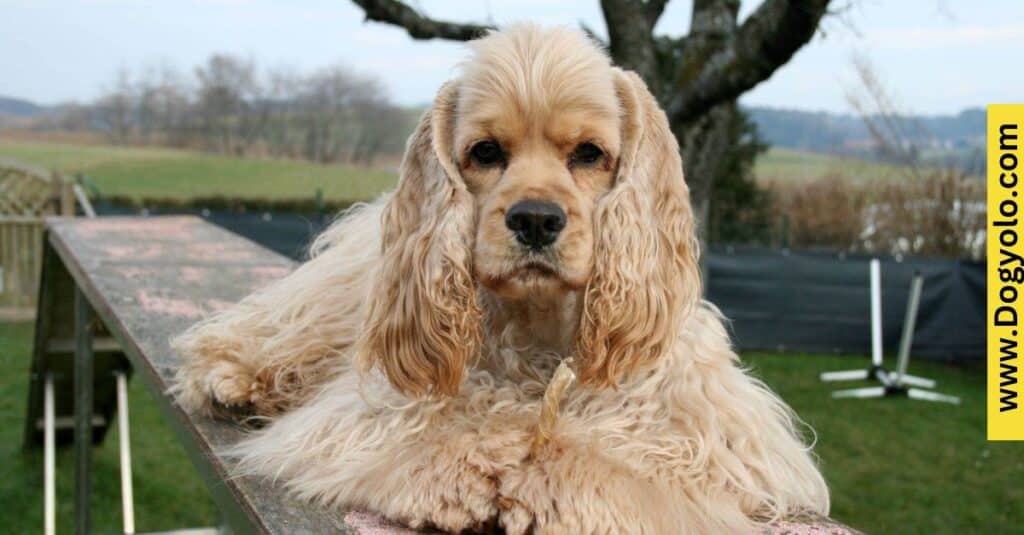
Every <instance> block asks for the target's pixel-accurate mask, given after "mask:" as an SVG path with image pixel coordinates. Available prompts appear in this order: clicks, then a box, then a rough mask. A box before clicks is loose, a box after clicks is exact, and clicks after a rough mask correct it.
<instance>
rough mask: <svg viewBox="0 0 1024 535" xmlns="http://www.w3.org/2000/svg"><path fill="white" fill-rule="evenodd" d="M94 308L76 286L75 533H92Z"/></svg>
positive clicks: (84, 534)
mask: <svg viewBox="0 0 1024 535" xmlns="http://www.w3.org/2000/svg"><path fill="white" fill-rule="evenodd" d="M92 318H93V313H92V307H91V306H90V305H89V301H88V300H87V299H86V298H85V295H84V294H83V293H82V290H81V289H80V288H78V287H76V288H75V533H76V535H87V534H88V533H89V532H90V519H89V494H90V475H91V474H90V472H91V470H92V458H91V456H90V455H91V451H90V450H91V448H92V413H93V377H92V375H93V373H92V372H93V358H92V357H93V355H92V325H91V323H92Z"/></svg>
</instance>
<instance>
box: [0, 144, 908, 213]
mask: <svg viewBox="0 0 1024 535" xmlns="http://www.w3.org/2000/svg"><path fill="white" fill-rule="evenodd" d="M4 158H6V159H13V160H17V161H20V162H23V163H26V164H30V165H33V166H37V167H41V168H45V169H51V170H58V171H62V172H65V173H78V172H82V173H85V174H86V175H87V176H88V177H89V178H91V179H92V180H93V181H94V182H95V183H96V185H97V186H98V187H99V189H100V191H101V192H102V193H103V194H104V195H112V196H125V197H131V198H134V199H143V198H145V199H171V200H185V199H192V198H196V197H215V196H224V197H231V198H244V199H278V200H280V199H308V198H311V197H312V196H313V195H314V192H315V191H316V189H317V188H323V190H324V196H325V197H326V198H327V199H328V200H365V199H369V198H372V197H374V196H376V195H377V194H378V193H380V192H382V191H384V190H386V189H388V188H390V187H392V186H393V185H394V184H395V180H396V177H395V174H394V173H392V172H389V171H386V170H371V169H360V168H353V167H345V166H340V165H318V164H313V163H309V162H303V161H292V160H261V159H253V158H235V157H229V156H218V155H211V154H203V153H197V152H188V151H181V150H172V149H160V148H145V147H113V146H107V145H82V144H61V143H43V142H29V141H19V140H11V139H7V140H4V139H0V159H4ZM897 171H898V169H897V168H896V167H893V166H889V165H885V164H878V163H872V162H866V161H863V160H854V159H848V158H838V157H835V156H829V155H824V154H812V153H808V152H801V151H796V150H791V149H781V148H773V149H770V150H769V151H768V152H767V153H766V154H764V155H763V156H761V157H760V158H759V159H758V161H757V164H756V167H755V170H754V172H755V174H756V175H757V177H758V178H759V179H761V180H771V181H786V182H788V181H806V180H813V179H816V178H820V177H822V176H826V175H841V176H845V177H850V178H851V179H855V180H862V179H863V180H870V179H875V178H884V177H889V176H894V175H896V174H897Z"/></svg>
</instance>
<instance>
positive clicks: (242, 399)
mask: <svg viewBox="0 0 1024 535" xmlns="http://www.w3.org/2000/svg"><path fill="white" fill-rule="evenodd" d="M174 394H175V397H176V398H177V400H178V403H179V404H180V405H181V406H182V407H184V408H185V410H187V411H189V412H206V413H225V412H226V413H228V414H231V415H249V414H254V413H255V414H264V413H267V412H269V409H270V407H268V403H267V401H268V395H267V387H266V385H265V384H264V383H263V381H260V380H259V378H258V377H257V376H256V374H254V373H252V371H251V370H250V369H249V368H247V367H246V366H243V365H242V364H239V363H236V362H230V361H219V362H216V363H213V364H212V365H209V366H195V365H193V366H189V367H186V368H184V369H182V371H181V373H179V375H178V384H177V385H176V387H175V388H174Z"/></svg>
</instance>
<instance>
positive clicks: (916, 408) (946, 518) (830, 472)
mask: <svg viewBox="0 0 1024 535" xmlns="http://www.w3.org/2000/svg"><path fill="white" fill-rule="evenodd" d="M31 330H32V328H31V326H30V325H27V324H0V422H2V423H3V426H2V428H0V503H2V504H4V510H5V511H6V512H7V513H8V514H4V515H3V516H4V520H3V529H2V530H0V531H2V532H4V533H36V532H38V531H39V530H40V529H41V526H42V510H43V505H42V453H41V452H40V451H31V452H24V451H22V449H21V444H22V424H23V421H22V419H23V418H24V414H25V399H26V389H27V385H28V368H29V352H30V349H31ZM745 360H746V362H747V363H748V364H749V365H751V366H752V367H753V368H754V370H755V373H756V374H757V375H759V376H761V377H763V378H764V379H765V380H766V381H767V382H768V384H770V385H771V386H772V387H773V388H775V389H776V390H777V391H778V392H779V393H780V394H781V395H782V396H783V397H784V398H785V399H786V400H787V401H788V402H789V403H790V404H791V405H792V406H793V407H794V408H795V409H796V410H797V412H798V413H799V414H800V416H801V417H802V418H804V419H805V420H806V421H807V422H808V423H809V424H810V425H811V426H813V427H814V428H815V429H816V430H817V433H818V443H817V447H816V451H817V453H818V455H820V457H821V460H822V466H823V468H824V471H825V476H826V479H827V480H828V482H829V485H830V486H831V488H832V494H833V508H832V512H833V516H834V517H835V518H836V519H838V520H840V521H843V522H846V523H848V524H850V525H851V526H854V527H856V528H859V529H861V530H863V531H865V532H866V533H872V534H885V533H898V534H914V533H921V534H935V533H957V534H961V533H979V534H980V533H985V534H988V533H993V534H995V533H999V534H1003V533H1021V532H1022V530H1024V507H1022V504H1024V486H1022V485H1021V481H1024V444H1020V443H1017V444H1014V443H989V442H986V441H985V416H984V414H985V406H984V402H985V399H984V396H985V394H984V391H985V383H984V376H983V375H982V374H981V373H980V370H977V369H972V370H962V369H958V368H954V367H950V366H946V365H941V364H933V363H918V362H915V363H913V364H912V366H911V368H912V370H911V371H913V372H915V373H917V374H920V375H924V376H928V377H933V378H935V379H937V380H938V381H939V389H940V390H941V391H942V392H946V393H950V394H955V395H958V396H960V397H961V398H963V404H962V405H961V406H959V407H954V406H949V405H939V404H931V403H926V402H916V401H915V402H910V401H907V400H900V399H883V400H833V399H831V398H829V395H828V393H829V390H830V388H831V387H830V386H829V385H825V384H822V383H820V382H819V381H818V379H817V377H818V374H819V373H820V372H822V371H827V370H837V369H848V368H851V367H855V366H861V365H864V364H866V363H867V362H866V359H858V358H853V357H836V356H820V355H798V354H768V353H755V354H748V355H745ZM844 386H852V385H850V384H849V383H847V384H844ZM129 395H130V397H131V406H132V414H131V418H132V437H131V438H132V454H133V457H134V463H133V468H134V471H135V477H134V481H135V501H136V506H135V509H136V521H137V524H138V527H139V529H140V531H149V530H161V529H171V528H177V527H185V526H202V525H212V524H214V523H215V522H216V521H217V515H216V512H215V510H214V508H213V505H212V503H211V500H210V498H209V495H208V493H207V491H206V489H205V488H204V487H203V484H202V483H201V481H200V480H199V477H198V476H197V475H196V474H195V472H194V470H193V469H192V467H191V465H190V464H189V461H188V459H187V458H186V457H185V453H184V451H183V450H182V448H181V447H180V446H179V445H178V444H177V442H176V440H175V438H174V436H173V433H172V431H171V430H170V428H169V427H167V425H166V424H164V423H163V421H162V418H161V415H160V412H159V409H158V408H157V407H156V404H155V403H154V402H153V401H152V399H151V398H150V397H149V395H148V394H147V393H146V392H145V391H144V389H143V388H142V386H141V384H139V383H138V382H134V383H133V385H132V386H131V390H130V394H129ZM112 433H114V431H112ZM114 438H115V437H114V436H113V434H112V435H111V436H110V437H109V438H108V440H107V442H106V443H104V444H103V445H101V446H99V447H98V448H96V450H95V469H96V471H95V473H94V485H95V494H94V502H93V507H94V508H93V518H94V528H95V530H96V531H97V532H115V531H117V530H118V529H119V527H120V498H119V479H118V477H119V476H118V472H117V470H118V469H117V466H118V465H117V447H116V442H115V441H114ZM72 461H73V459H72V455H71V451H70V450H67V451H62V452H60V454H59V455H58V459H57V463H58V474H59V487H58V503H59V504H60V516H59V518H58V526H59V528H60V529H61V531H62V532H67V531H68V530H69V529H70V527H71V525H72V524H71V523H72V496H73V490H72V484H73V482H72V474H73V464H72Z"/></svg>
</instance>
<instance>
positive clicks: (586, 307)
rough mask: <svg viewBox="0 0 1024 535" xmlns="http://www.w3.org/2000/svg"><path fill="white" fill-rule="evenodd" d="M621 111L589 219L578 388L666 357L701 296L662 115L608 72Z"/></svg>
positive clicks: (624, 78)
mask: <svg viewBox="0 0 1024 535" xmlns="http://www.w3.org/2000/svg"><path fill="white" fill-rule="evenodd" d="M615 78H616V91H617V92H618V95H619V100H620V101H621V103H622V113H623V115H622V125H623V126H622V153H621V155H620V157H619V163H618V172H617V176H616V179H615V180H616V183H615V185H614V186H613V187H612V189H611V190H610V191H609V192H608V193H607V194H605V196H604V197H603V198H602V199H601V200H600V201H599V203H598V206H597V208H596V212H595V218H594V227H595V228H594V232H595V256H594V270H593V273H592V275H591V279H590V281H589V283H588V284H587V288H586V290H585V294H584V300H583V313H582V317H581V320H580V329H579V331H578V338H577V342H576V349H577V353H578V357H579V359H580V364H579V367H580V369H579V375H580V381H581V382H582V383H584V384H589V385H591V386H595V387H614V386H615V385H617V384H618V382H619V381H620V380H621V379H622V378H623V377H624V376H625V375H628V374H629V372H631V371H632V370H634V369H636V368H638V367H640V366H643V365H645V364H648V363H650V362H652V361H653V360H655V359H657V358H658V357H659V356H660V355H662V354H664V353H665V352H666V351H667V350H668V349H669V348H670V347H671V345H672V344H673V343H674V342H675V340H676V338H677V337H678V335H679V332H680V329H681V326H682V322H683V320H684V319H685V317H686V315H688V314H689V312H690V310H691V309H692V308H693V306H694V304H695V303H696V301H697V299H699V297H700V294H701V283H700V273H699V268H698V264H697V256H698V246H697V240H696V234H695V232H694V220H693V211H692V210H691V208H690V192H689V188H687V186H686V182H685V181H684V179H683V168H682V162H681V159H680V156H679V145H678V143H677V142H676V139H675V137H674V136H673V135H672V131H671V130H670V129H669V125H668V120H667V118H666V117H665V113H664V112H662V111H661V109H660V108H659V107H658V103H657V101H656V100H655V99H654V97H653V96H652V95H651V93H650V92H649V91H648V90H647V86H646V85H645V84H644V82H643V81H642V80H641V79H640V77H639V76H637V75H636V74H634V73H632V72H625V71H621V70H619V69H615Z"/></svg>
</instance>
